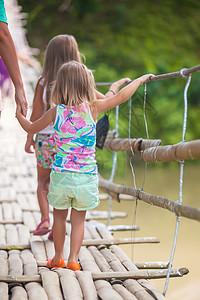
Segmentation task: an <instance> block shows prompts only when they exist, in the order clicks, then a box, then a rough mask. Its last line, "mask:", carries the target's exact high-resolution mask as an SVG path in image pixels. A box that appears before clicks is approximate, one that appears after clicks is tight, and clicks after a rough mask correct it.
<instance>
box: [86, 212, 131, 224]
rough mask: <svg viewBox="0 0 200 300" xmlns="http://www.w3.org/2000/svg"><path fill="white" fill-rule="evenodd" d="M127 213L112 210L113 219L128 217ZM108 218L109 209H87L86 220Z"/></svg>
mask: <svg viewBox="0 0 200 300" xmlns="http://www.w3.org/2000/svg"><path fill="white" fill-rule="evenodd" d="M126 217H127V213H125V212H120V211H113V212H111V219H114V218H126ZM107 218H108V212H107V211H96V210H92V211H87V213H86V221H89V220H104V219H107Z"/></svg>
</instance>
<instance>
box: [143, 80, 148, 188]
mask: <svg viewBox="0 0 200 300" xmlns="http://www.w3.org/2000/svg"><path fill="white" fill-rule="evenodd" d="M146 101H147V83H146V82H145V84H144V107H143V117H144V124H145V130H146V136H147V140H148V142H147V146H148V144H149V131H148V125H147V118H146V112H145V110H146ZM146 172H147V162H145V167H144V179H143V184H142V190H143V189H144V184H145V180H146Z"/></svg>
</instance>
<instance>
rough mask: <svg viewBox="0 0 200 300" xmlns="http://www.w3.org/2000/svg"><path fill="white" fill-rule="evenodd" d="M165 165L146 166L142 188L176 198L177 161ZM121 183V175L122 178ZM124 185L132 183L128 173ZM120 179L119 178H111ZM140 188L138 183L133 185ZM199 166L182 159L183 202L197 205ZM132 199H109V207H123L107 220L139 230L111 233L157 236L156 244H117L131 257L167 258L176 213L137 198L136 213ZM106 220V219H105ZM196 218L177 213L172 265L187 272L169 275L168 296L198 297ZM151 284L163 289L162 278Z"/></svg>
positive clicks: (199, 228) (139, 177)
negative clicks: (117, 216) (119, 213)
mask: <svg viewBox="0 0 200 300" xmlns="http://www.w3.org/2000/svg"><path fill="white" fill-rule="evenodd" d="M174 164H177V167H176V166H173V167H172V166H169V167H165V168H152V167H148V168H147V173H146V177H145V184H144V191H145V192H147V193H150V194H152V195H160V196H163V197H167V198H169V199H170V200H173V201H176V200H178V198H179V165H178V163H174ZM135 175H136V182H143V178H144V169H141V168H139V169H138V170H136V171H135ZM122 181H123V184H124V178H123V180H122ZM125 181H126V183H125V184H126V185H129V186H133V180H132V178H131V175H130V176H129V175H128V176H127V178H126V180H125ZM114 182H117V183H120V179H117V180H114ZM137 187H138V188H141V186H137ZM199 194H200V166H198V165H197V166H196V165H191V164H189V163H187V162H186V164H185V167H184V176H183V204H184V205H188V206H193V207H200V197H199ZM135 204H136V201H135V200H121V203H117V202H116V201H115V200H112V211H125V212H126V213H127V217H126V218H124V219H115V220H111V222H110V225H119V224H124V225H138V226H139V227H140V230H139V231H136V232H135V233H134V232H118V233H115V234H114V237H123V238H125V237H150V236H152V237H157V238H159V240H160V243H159V244H141V245H134V246H133V245H123V246H120V247H121V248H122V249H123V250H124V252H125V253H126V254H127V255H128V256H129V257H130V258H131V259H132V260H133V261H135V262H136V261H137V262H139V261H169V259H170V255H171V249H172V244H173V239H174V232H175V225H176V216H175V215H174V214H173V213H171V212H169V211H168V210H165V209H163V208H159V207H156V206H152V205H149V204H147V203H145V202H142V201H140V200H138V205H137V210H136V217H134V214H135V206H136V205H135ZM99 209H100V210H107V209H108V201H107V200H102V201H101V204H100V205H99ZM105 223H106V221H105ZM199 257H200V222H198V221H194V220H190V219H187V218H183V217H181V219H180V225H179V232H178V240H177V245H176V251H175V256H174V261H173V268H180V267H187V268H188V269H189V273H188V274H187V275H185V276H183V277H178V278H170V280H169V285H168V289H167V293H166V298H167V299H169V300H179V299H180V300H183V299H184V300H199V299H200V273H199V265H200V262H199V260H200V259H199ZM150 282H151V283H152V285H153V286H154V287H155V288H157V289H158V290H159V291H161V292H163V289H164V284H165V279H153V280H150Z"/></svg>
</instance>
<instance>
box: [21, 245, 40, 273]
mask: <svg viewBox="0 0 200 300" xmlns="http://www.w3.org/2000/svg"><path fill="white" fill-rule="evenodd" d="M21 260H22V262H23V270H24V275H27V276H28V275H29V276H31V275H37V274H38V270H37V269H38V268H37V263H36V260H35V258H34V256H33V254H32V252H31V251H30V250H23V251H21Z"/></svg>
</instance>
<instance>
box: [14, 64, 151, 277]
mask: <svg viewBox="0 0 200 300" xmlns="http://www.w3.org/2000/svg"><path fill="white" fill-rule="evenodd" d="M152 76H153V75H152V74H148V75H144V76H141V77H139V78H138V79H136V80H134V81H133V82H131V83H130V84H129V85H128V86H126V87H124V88H123V89H122V90H121V91H120V92H119V93H118V94H117V95H113V96H112V97H110V98H108V99H102V100H101V101H99V100H96V95H95V84H94V78H93V75H92V72H91V71H90V70H88V69H87V67H86V66H85V65H83V64H81V63H78V62H75V61H72V62H69V63H66V64H63V66H62V67H61V68H60V69H59V72H58V75H57V79H56V82H55V84H54V86H53V90H52V94H51V100H52V101H53V103H54V104H55V106H54V107H53V108H51V109H50V110H49V111H48V112H47V113H46V114H45V115H44V116H43V117H42V118H40V119H39V120H37V121H35V122H33V123H32V122H30V121H28V120H27V119H26V118H24V117H23V115H22V114H21V110H20V107H17V111H16V117H17V119H18V121H19V123H20V124H21V126H22V128H23V129H24V130H26V131H27V132H28V133H32V134H33V133H36V132H38V131H40V130H42V129H43V128H45V127H46V126H48V125H49V124H53V125H54V127H53V128H54V131H55V143H56V148H57V154H56V156H55V157H54V161H53V170H52V173H51V177H50V187H49V194H48V199H49V203H50V204H51V205H52V206H53V215H54V224H53V241H54V247H55V256H54V257H53V258H52V259H50V260H49V261H48V262H47V267H49V268H53V267H65V262H64V260H63V247H64V241H65V234H66V218H67V214H68V209H69V208H70V207H71V215H70V221H71V236H70V254H69V257H68V262H67V266H66V267H67V268H68V269H71V270H74V271H76V270H80V265H79V263H78V254H79V251H80V247H81V244H82V241H83V236H84V221H85V214H86V211H87V210H88V209H92V208H94V207H96V206H97V205H98V204H99V199H98V177H97V176H98V175H97V164H96V160H95V142H96V125H95V123H96V120H97V117H98V115H99V114H100V113H102V112H104V111H107V110H109V109H112V108H114V107H115V106H117V105H119V104H120V103H122V102H125V101H126V100H128V99H129V98H130V96H131V95H132V94H134V92H135V91H136V90H137V88H138V87H139V86H140V85H141V84H143V83H144V82H145V81H146V80H147V79H149V78H150V77H152Z"/></svg>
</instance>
